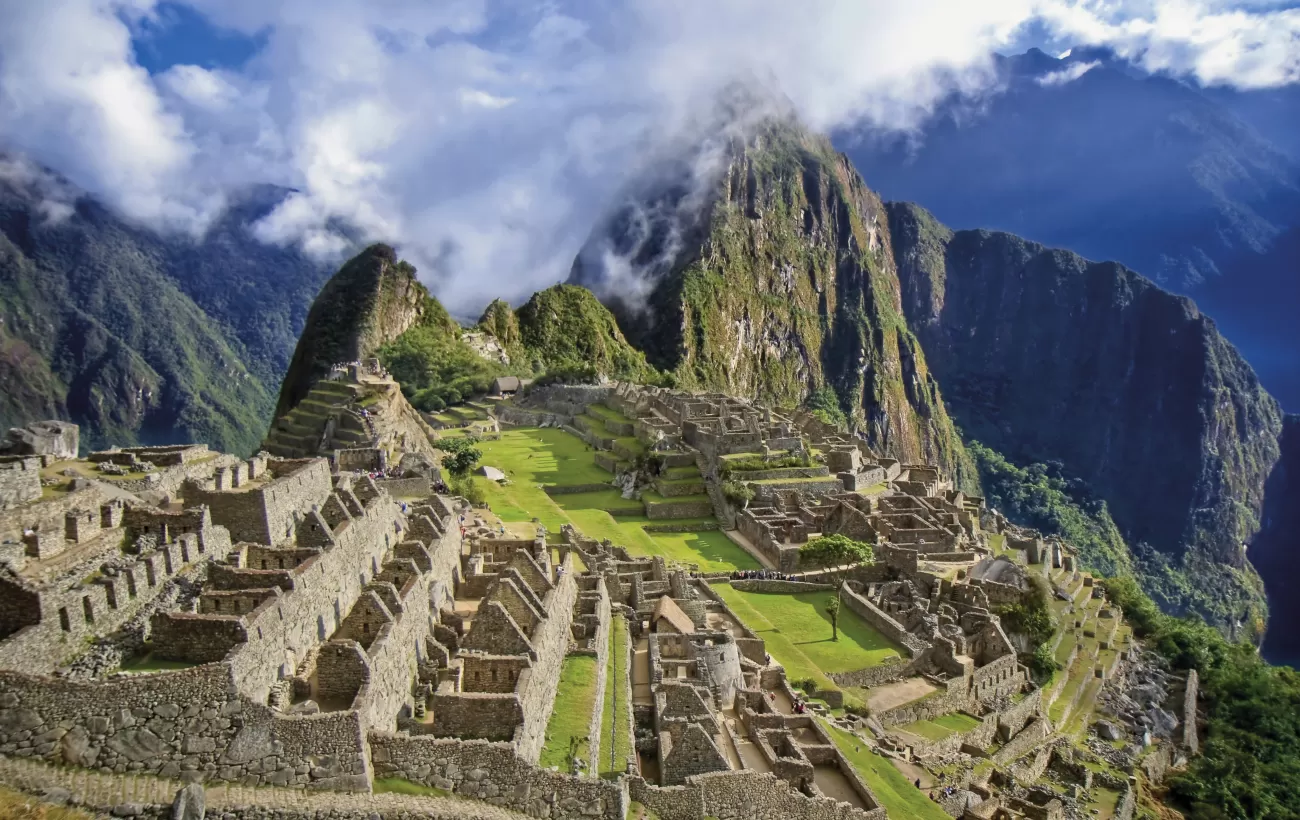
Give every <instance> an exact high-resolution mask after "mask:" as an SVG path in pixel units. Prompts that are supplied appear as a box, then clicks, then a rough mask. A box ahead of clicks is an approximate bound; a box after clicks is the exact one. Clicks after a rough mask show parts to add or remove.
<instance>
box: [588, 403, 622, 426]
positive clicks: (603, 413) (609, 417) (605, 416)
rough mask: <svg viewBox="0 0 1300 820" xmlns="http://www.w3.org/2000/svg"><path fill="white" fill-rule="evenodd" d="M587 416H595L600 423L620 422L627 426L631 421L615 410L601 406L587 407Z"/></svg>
mask: <svg viewBox="0 0 1300 820" xmlns="http://www.w3.org/2000/svg"><path fill="white" fill-rule="evenodd" d="M587 415H589V416H595V417H596V418H598V419H601V420H602V421H622V422H626V423H628V424H631V423H632V419H630V418H628V417H627V416H625V415H623V414H622V413H620V412H618V411H617V410H614V409H612V408H609V407H606V406H605V405H603V404H592V405H588V406H587Z"/></svg>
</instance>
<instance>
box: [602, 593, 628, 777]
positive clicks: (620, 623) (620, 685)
mask: <svg viewBox="0 0 1300 820" xmlns="http://www.w3.org/2000/svg"><path fill="white" fill-rule="evenodd" d="M627 659H628V634H627V621H626V620H625V619H624V618H623V616H621V615H614V617H613V618H612V619H611V622H610V630H609V665H608V667H607V670H606V672H605V703H604V704H603V708H602V710H601V720H600V760H598V761H596V762H595V763H596V765H595V768H596V771H598V772H600V775H601V777H615V776H617V775H620V774H622V773H623V771H624V770H625V767H626V765H627V759H628V757H629V756H630V755H631V754H632V751H633V747H632V726H631V723H630V721H629V720H628V709H627V706H628V704H627V703H626V700H625V699H626V698H627V693H628V692H631V691H632V689H631V687H630V686H629V685H628V676H629V675H630V674H631V670H629V669H628V666H627ZM611 750H612V752H611Z"/></svg>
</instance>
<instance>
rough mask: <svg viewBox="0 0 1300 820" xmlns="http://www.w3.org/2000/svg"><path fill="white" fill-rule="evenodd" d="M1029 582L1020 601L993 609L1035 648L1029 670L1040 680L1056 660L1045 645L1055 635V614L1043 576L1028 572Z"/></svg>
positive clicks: (1050, 595)
mask: <svg viewBox="0 0 1300 820" xmlns="http://www.w3.org/2000/svg"><path fill="white" fill-rule="evenodd" d="M1029 584H1030V586H1031V587H1032V594H1030V595H1028V596H1026V597H1025V599H1024V600H1023V601H1022V602H1021V603H1016V604H1005V605H1003V606H999V607H995V608H994V611H995V612H996V613H997V614H998V615H999V616H1001V618H1002V625H1003V626H1004V627H1006V629H1007V630H1008V631H1010V632H1018V633H1020V634H1021V635H1024V636H1025V637H1026V638H1028V639H1029V642H1030V644H1031V645H1032V646H1034V647H1035V648H1036V650H1035V652H1034V655H1033V656H1032V659H1033V668H1032V671H1033V672H1034V675H1035V677H1037V678H1038V679H1039V680H1040V681H1041V680H1042V679H1043V678H1046V677H1048V676H1050V675H1051V674H1052V673H1053V672H1055V671H1056V662H1055V660H1053V659H1052V653H1051V651H1050V650H1049V649H1048V648H1047V643H1048V641H1050V640H1051V639H1052V638H1053V637H1054V636H1055V635H1056V617H1055V615H1053V613H1052V590H1051V587H1050V586H1049V584H1048V582H1047V579H1046V578H1044V577H1043V576H1041V575H1039V574H1038V573H1030V574H1029ZM1039 650H1042V651H1041V652H1040V651H1039Z"/></svg>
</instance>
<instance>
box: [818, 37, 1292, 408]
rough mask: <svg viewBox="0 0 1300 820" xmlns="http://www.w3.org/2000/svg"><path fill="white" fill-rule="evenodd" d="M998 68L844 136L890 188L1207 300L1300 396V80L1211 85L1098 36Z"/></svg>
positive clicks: (1269, 382) (899, 196)
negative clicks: (986, 84) (1089, 45)
mask: <svg viewBox="0 0 1300 820" xmlns="http://www.w3.org/2000/svg"><path fill="white" fill-rule="evenodd" d="M997 67H998V71H999V73H1000V79H1001V82H1002V84H1003V86H1004V88H1003V90H1002V91H1001V92H1000V93H997V94H993V95H991V96H989V97H987V98H985V99H983V100H981V101H980V102H979V104H973V103H971V102H970V101H959V100H955V99H954V100H952V101H950V102H949V103H948V104H947V105H946V106H945V107H944V108H943V109H942V111H941V113H940V114H939V115H938V116H937V117H935V118H934V119H933V120H932V121H931V122H930V123H929V124H928V125H927V126H926V127H925V129H924V131H923V132H922V133H921V134H919V135H915V136H911V137H905V138H899V137H894V138H889V139H885V140H882V139H879V138H875V137H872V136H870V135H866V134H863V133H861V132H844V133H840V134H837V135H836V142H837V144H838V145H839V147H841V149H842V150H844V151H846V153H848V155H849V156H850V158H851V159H852V160H853V162H854V164H855V165H856V167H857V168H858V169H859V170H860V171H861V172H862V174H863V176H864V177H865V178H866V179H867V180H869V181H870V183H871V185H872V186H873V187H875V188H876V189H877V190H878V191H880V192H881V195H882V196H883V197H885V198H886V199H890V200H905V201H914V202H917V203H919V204H921V205H922V206H924V207H925V208H927V209H929V210H930V211H932V212H933V213H934V214H935V215H936V216H937V217H938V218H939V219H941V220H942V221H944V222H945V223H947V224H949V225H952V226H954V227H958V228H988V229H995V230H1005V231H1009V232H1012V233H1015V234H1018V235H1021V236H1024V237H1025V238H1027V239H1031V240H1034V241H1037V242H1042V243H1044V244H1046V245H1049V246H1057V247H1064V248H1068V249H1069V250H1072V251H1075V252H1077V253H1080V254H1082V255H1084V256H1086V257H1088V258H1090V259H1098V260H1116V261H1119V262H1122V263H1123V264H1125V265H1127V266H1128V267H1131V268H1133V269H1135V270H1137V271H1139V272H1141V273H1142V274H1144V275H1145V276H1147V277H1149V278H1151V279H1153V280H1155V281H1156V282H1157V283H1159V284H1160V285H1162V286H1164V287H1166V288H1168V289H1171V290H1174V291H1176V292H1179V293H1183V294H1186V295H1189V296H1192V297H1193V298H1195V299H1196V300H1197V302H1198V304H1199V306H1200V307H1201V308H1202V309H1203V310H1204V311H1205V312H1206V313H1207V314H1208V315H1210V316H1211V317H1212V318H1213V319H1214V320H1215V321H1216V323H1217V324H1218V325H1219V326H1220V328H1221V329H1222V330H1223V331H1224V332H1225V334H1226V335H1227V336H1228V337H1229V338H1230V339H1231V340H1232V341H1234V342H1235V343H1236V344H1237V345H1238V346H1239V347H1240V348H1241V349H1242V351H1243V353H1244V354H1245V355H1246V358H1247V359H1248V360H1249V361H1250V362H1251V363H1252V365H1253V366H1254V368H1255V369H1256V370H1257V371H1258V373H1259V375H1260V378H1261V380H1262V381H1263V382H1264V385H1265V386H1266V387H1267V388H1268V389H1269V390H1270V391H1271V392H1272V393H1273V394H1274V395H1275V396H1277V397H1278V398H1279V399H1280V400H1281V401H1282V403H1283V405H1284V406H1287V407H1290V408H1292V409H1300V322H1296V321H1295V319H1294V309H1295V306H1296V305H1298V304H1300V300H1298V299H1297V296H1298V295H1300V284H1298V280H1300V252H1298V251H1300V87H1297V86H1290V87H1285V88H1282V89H1275V90H1265V91H1250V92H1243V91H1237V90H1233V89H1228V88H1214V89H1204V88H1199V87H1196V86H1194V85H1190V84H1188V83H1185V82H1181V81H1179V80H1175V79H1172V78H1169V77H1164V76H1157V75H1152V74H1148V73H1146V72H1143V71H1141V70H1139V69H1137V68H1135V67H1134V66H1133V65H1131V64H1129V63H1127V62H1125V61H1123V60H1120V59H1117V58H1116V57H1115V56H1114V55H1113V54H1111V53H1109V52H1107V51H1102V50H1095V49H1088V50H1081V49H1076V50H1074V51H1072V52H1071V53H1069V54H1068V56H1065V57H1063V58H1059V59H1058V58H1055V57H1051V56H1049V55H1047V54H1044V53H1043V52H1042V51H1039V50H1036V49H1035V50H1031V51H1029V52H1027V53H1025V54H1021V55H1018V56H1014V57H999V58H998V64H997Z"/></svg>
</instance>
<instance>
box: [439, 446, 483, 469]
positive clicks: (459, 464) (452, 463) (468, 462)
mask: <svg viewBox="0 0 1300 820" xmlns="http://www.w3.org/2000/svg"><path fill="white" fill-rule="evenodd" d="M475 444H478V439H476V438H474V437H472V436H466V437H465V438H449V439H442V440H441V441H439V442H438V449H439V450H442V451H443V452H444V453H446V455H445V456H443V457H442V466H443V467H444V468H446V470H447V472H449V473H451V474H452V476H453V477H454V478H464V477H465V476H467V475H469V473H470V471H471V470H473V469H474V466H475V465H476V464H478V460H479V459H480V458H482V457H483V451H482V450H479V449H478V448H477V447H475V446H474V445H475Z"/></svg>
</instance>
